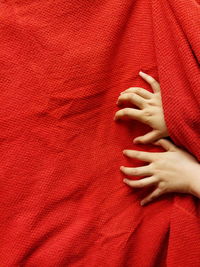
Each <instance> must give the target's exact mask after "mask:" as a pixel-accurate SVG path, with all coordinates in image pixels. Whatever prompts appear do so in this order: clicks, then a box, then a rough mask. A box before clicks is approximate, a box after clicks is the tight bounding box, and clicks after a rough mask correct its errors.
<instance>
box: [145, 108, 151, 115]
mask: <svg viewBox="0 0 200 267" xmlns="http://www.w3.org/2000/svg"><path fill="white" fill-rule="evenodd" d="M151 115H152V113H151V111H150V110H148V109H145V110H144V116H145V117H150V116H151Z"/></svg>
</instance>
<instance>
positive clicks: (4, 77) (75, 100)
mask: <svg viewBox="0 0 200 267" xmlns="http://www.w3.org/2000/svg"><path fill="white" fill-rule="evenodd" d="M199 26H200V3H199V1H195V0H187V1H184V0H137V1H136V0H134V1H130V0H129V1H128V0H109V1H108V0H96V1H95V0H94V1H86V0H73V1H66V0H56V1H53V0H49V1H47V0H26V1H25V0H4V1H3V0H2V1H0V36H1V37H0V85H1V87H0V88H1V89H0V174H1V178H0V266H1V267H11V266H27V267H47V266H48V267H53V266H73V267H82V266H90V267H101V266H102V267H103V266H106V267H160V266H161V267H162V266H169V267H174V266H176V267H182V266H190V267H191V266H194V267H196V266H200V220H199V216H200V214H199V212H200V208H199V207H200V206H199V200H198V199H197V198H195V197H193V196H189V195H186V194H182V195H181V194H168V195H164V196H162V197H160V199H159V200H157V201H155V202H152V203H150V204H149V205H147V206H145V207H141V206H140V205H139V203H140V202H139V200H140V199H142V198H143V197H144V196H145V195H146V194H147V193H148V192H150V189H149V188H148V189H142V190H141V189H140V190H136V189H135V190H133V189H131V188H129V187H128V186H126V185H125V184H124V183H123V182H122V179H123V175H122V173H121V172H120V170H119V166H121V165H125V166H141V165H142V164H143V163H142V162H139V161H135V160H132V161H131V160H128V159H127V158H125V157H124V156H123V154H122V150H123V149H126V148H128V149H138V150H145V151H159V148H158V147H154V146H152V145H143V146H142V145H135V144H133V143H132V140H133V139H134V138H135V137H136V136H139V135H142V134H144V133H146V132H147V131H149V129H148V128H147V127H146V126H145V125H142V124H141V123H139V122H136V121H134V122H133V121H132V122H129V121H127V122H123V123H116V122H114V121H113V118H114V114H115V112H116V111H117V109H118V108H117V106H116V100H117V98H118V96H119V93H120V92H121V91H123V90H125V89H127V88H129V87H132V86H139V87H143V88H145V89H147V90H151V88H150V86H149V85H148V84H147V83H145V82H144V81H143V80H142V79H141V77H139V76H138V72H139V71H140V70H143V71H144V72H146V73H148V74H150V75H152V76H153V77H154V78H156V79H157V80H159V81H160V84H161V89H162V97H163V105H164V112H165V117H166V122H167V126H168V128H169V132H170V135H171V138H172V140H173V141H174V142H175V143H176V144H177V145H181V146H183V147H185V149H187V150H189V151H190V152H191V153H193V154H194V155H195V156H196V157H197V158H198V159H199V158H200V152H199V151H200V150H199V146H200V143H199V135H200V119H199V118H200V117H199V101H200V99H199V97H200V93H199V92H200V90H199V86H200V73H199V60H200V31H199V30H200V27H199Z"/></svg>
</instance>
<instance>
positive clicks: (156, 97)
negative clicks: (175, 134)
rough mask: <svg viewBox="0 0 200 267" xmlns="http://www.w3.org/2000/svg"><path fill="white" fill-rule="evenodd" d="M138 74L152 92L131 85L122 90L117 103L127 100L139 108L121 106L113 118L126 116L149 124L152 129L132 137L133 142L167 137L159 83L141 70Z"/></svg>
mask: <svg viewBox="0 0 200 267" xmlns="http://www.w3.org/2000/svg"><path fill="white" fill-rule="evenodd" d="M139 74H140V76H141V77H142V78H143V79H144V80H145V81H146V82H148V83H149V84H150V85H151V87H152V89H153V93H151V92H149V91H147V90H145V89H144V88H140V87H131V88H129V89H127V90H125V91H124V92H122V93H121V95H120V96H119V98H118V101H117V104H118V105H121V104H123V103H125V102H129V103H131V104H134V105H136V106H137V107H138V108H139V109H135V108H123V109H121V110H119V111H117V112H116V114H115V120H118V119H123V118H124V117H128V118H130V119H134V120H138V121H140V122H142V123H145V124H147V125H149V126H150V127H151V128H152V131H150V132H149V133H147V134H145V135H144V136H140V137H137V138H135V139H134V142H135V143H143V144H146V143H152V142H154V141H156V140H158V139H160V138H163V137H167V136H168V130H167V126H166V123H165V119H164V112H163V108H162V100H161V92H160V85H159V83H158V82H157V81H156V80H155V79H154V78H153V77H151V76H150V75H147V74H145V73H141V72H140V73H139Z"/></svg>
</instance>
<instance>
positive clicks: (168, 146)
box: [154, 139, 178, 151]
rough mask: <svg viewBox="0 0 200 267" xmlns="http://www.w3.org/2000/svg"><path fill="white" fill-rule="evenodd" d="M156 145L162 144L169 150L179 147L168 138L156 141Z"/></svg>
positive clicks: (175, 149)
mask: <svg viewBox="0 0 200 267" xmlns="http://www.w3.org/2000/svg"><path fill="white" fill-rule="evenodd" d="M154 144H155V145H156V146H162V147H163V148H164V149H165V150H167V151H177V150H178V148H177V147H176V146H175V145H174V144H173V143H172V142H170V141H168V140H166V139H160V140H158V141H157V142H155V143H154Z"/></svg>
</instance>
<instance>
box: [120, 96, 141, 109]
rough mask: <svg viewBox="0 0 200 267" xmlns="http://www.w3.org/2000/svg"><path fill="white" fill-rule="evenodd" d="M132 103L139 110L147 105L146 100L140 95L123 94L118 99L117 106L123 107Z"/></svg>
mask: <svg viewBox="0 0 200 267" xmlns="http://www.w3.org/2000/svg"><path fill="white" fill-rule="evenodd" d="M127 101H128V102H130V103H131V104H133V105H136V106H137V107H139V108H143V107H144V106H145V104H146V102H145V99H144V98H143V97H141V96H139V95H136V94H133V93H127V94H121V95H120V96H119V98H118V101H117V104H118V105H121V104H122V103H124V102H127Z"/></svg>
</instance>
